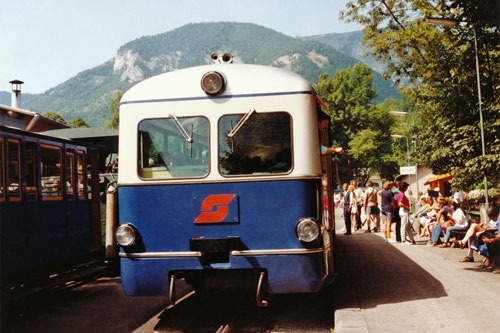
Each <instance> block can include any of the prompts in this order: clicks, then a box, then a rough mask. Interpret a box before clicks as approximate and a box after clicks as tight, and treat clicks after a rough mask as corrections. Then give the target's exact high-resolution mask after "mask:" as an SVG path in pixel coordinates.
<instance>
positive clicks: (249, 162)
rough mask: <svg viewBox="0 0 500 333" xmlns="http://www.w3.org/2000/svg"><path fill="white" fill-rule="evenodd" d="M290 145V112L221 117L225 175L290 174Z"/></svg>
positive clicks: (222, 170) (222, 171) (221, 153)
mask: <svg viewBox="0 0 500 333" xmlns="http://www.w3.org/2000/svg"><path fill="white" fill-rule="evenodd" d="M245 116H247V117H248V118H247V119H246V120H243V121H241V122H240V120H241V119H242V118H244V117H245ZM237 125H238V126H237ZM237 127H239V129H237V130H234V128H237ZM230 133H231V134H230ZM228 134H230V135H228ZM291 148H292V120H291V117H290V114H288V113H287V112H273V113H257V112H254V113H253V114H250V113H249V114H247V115H245V114H237V115H227V116H223V117H221V118H220V120H219V171H220V173H221V174H222V175H223V176H229V175H262V174H283V173H288V172H290V171H291V169H292V149H291Z"/></svg>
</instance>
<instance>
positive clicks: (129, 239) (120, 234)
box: [115, 223, 137, 247]
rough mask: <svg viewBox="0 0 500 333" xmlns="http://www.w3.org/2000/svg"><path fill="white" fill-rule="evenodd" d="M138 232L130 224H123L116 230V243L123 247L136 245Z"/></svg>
mask: <svg viewBox="0 0 500 333" xmlns="http://www.w3.org/2000/svg"><path fill="white" fill-rule="evenodd" d="M136 232H137V230H136V229H135V228H134V226H133V225H131V224H130V223H126V224H121V225H120V226H119V227H118V228H116V232H115V237H116V242H117V243H118V245H120V246H122V247H127V246H132V245H134V244H135V236H136Z"/></svg>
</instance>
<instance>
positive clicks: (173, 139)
mask: <svg viewBox="0 0 500 333" xmlns="http://www.w3.org/2000/svg"><path fill="white" fill-rule="evenodd" d="M187 118H191V119H196V118H199V119H202V120H203V121H204V122H205V125H206V129H207V133H206V137H203V139H204V140H205V141H204V142H202V143H201V146H200V147H199V148H203V146H205V147H206V152H201V153H199V154H204V153H206V154H205V156H201V158H203V157H206V161H205V162H204V163H203V164H198V165H197V164H192V165H186V166H187V167H188V168H190V167H197V166H198V167H199V166H201V167H202V170H203V171H205V173H204V174H203V175H194V176H191V175H180V176H178V175H173V173H172V172H171V171H173V170H170V169H169V167H170V168H171V167H172V165H171V164H170V165H168V166H167V165H165V166H164V168H163V167H161V166H160V167H161V168H162V169H161V170H158V171H159V172H162V174H161V175H160V176H159V177H154V176H155V175H154V174H153V171H154V170H151V176H152V177H146V176H145V172H146V171H147V170H144V171H142V170H143V169H145V167H142V163H143V161H144V141H143V140H144V139H143V136H142V135H143V134H142V132H145V131H141V125H142V124H144V123H145V122H147V121H168V120H171V121H172V122H174V125H175V126H176V128H175V131H173V132H175V133H177V136H175V135H172V136H168V135H167V136H166V140H165V138H163V141H166V147H167V148H168V145H169V144H180V145H194V144H196V143H197V140H196V139H195V140H193V141H192V142H191V143H189V142H187V139H186V138H185V137H183V134H182V133H181V129H179V128H178V127H177V125H176V122H178V121H179V120H185V119H187ZM181 126H182V125H181ZM184 130H185V129H184ZM187 132H189V131H187ZM148 133H149V132H148ZM188 135H191V134H188ZM180 138H182V139H180ZM210 145H211V123H210V119H209V118H208V117H206V116H204V115H189V116H181V117H173V116H170V117H161V118H144V119H141V121H140V122H139V123H138V124H137V166H136V173H137V176H138V177H139V178H140V179H141V180H143V181H158V180H162V181H169V180H175V181H177V180H183V179H204V178H207V177H208V176H209V175H210V172H211V156H210V152H211V147H210ZM156 149H158V147H157V148H156ZM191 149H192V148H191ZM162 152H164V151H162ZM167 153H169V152H168V151H167ZM198 158H200V156H198ZM161 159H162V160H163V159H164V158H163V157H162V158H161ZM167 164H168V162H167ZM179 166H180V165H179ZM152 168H154V166H153V167H152ZM179 169H182V166H181V168H179ZM177 171H179V170H176V171H175V173H177ZM188 171H189V170H188ZM159 172H158V173H159ZM184 172H185V171H184ZM162 175H164V176H163V177H162Z"/></svg>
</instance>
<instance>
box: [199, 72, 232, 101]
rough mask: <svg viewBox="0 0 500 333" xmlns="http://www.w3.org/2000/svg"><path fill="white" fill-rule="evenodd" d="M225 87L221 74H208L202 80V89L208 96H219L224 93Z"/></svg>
mask: <svg viewBox="0 0 500 333" xmlns="http://www.w3.org/2000/svg"><path fill="white" fill-rule="evenodd" d="M225 87H226V83H225V81H224V77H223V76H222V74H221V73H218V72H215V71H212V72H207V73H205V75H203V77H202V78H201V89H203V91H204V92H205V93H206V94H207V95H212V96H213V95H218V94H220V93H222V92H223V91H224V89H225Z"/></svg>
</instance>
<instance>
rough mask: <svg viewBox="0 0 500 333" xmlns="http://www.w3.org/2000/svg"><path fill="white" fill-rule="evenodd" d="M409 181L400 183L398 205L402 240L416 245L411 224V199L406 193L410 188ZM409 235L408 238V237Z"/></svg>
mask: <svg viewBox="0 0 500 333" xmlns="http://www.w3.org/2000/svg"><path fill="white" fill-rule="evenodd" d="M408 186H409V185H408V183H402V184H400V185H399V193H398V206H399V216H400V217H401V240H402V241H403V243H405V244H410V242H411V244H413V245H415V244H416V242H415V239H414V238H413V232H412V230H411V224H410V219H409V216H410V201H409V200H408V198H407V197H406V195H405V192H406V190H407V189H408ZM406 236H408V239H409V240H408V239H407V238H406Z"/></svg>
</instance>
